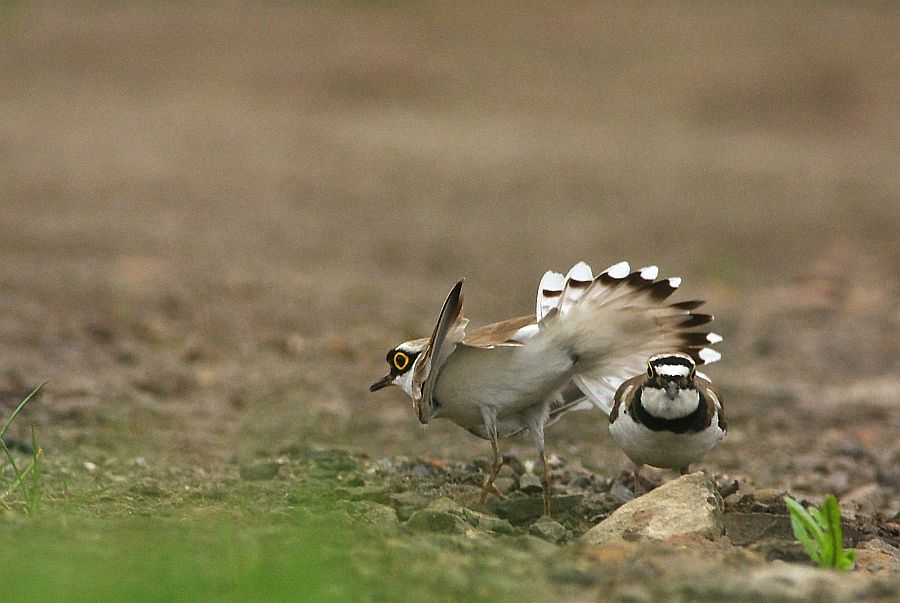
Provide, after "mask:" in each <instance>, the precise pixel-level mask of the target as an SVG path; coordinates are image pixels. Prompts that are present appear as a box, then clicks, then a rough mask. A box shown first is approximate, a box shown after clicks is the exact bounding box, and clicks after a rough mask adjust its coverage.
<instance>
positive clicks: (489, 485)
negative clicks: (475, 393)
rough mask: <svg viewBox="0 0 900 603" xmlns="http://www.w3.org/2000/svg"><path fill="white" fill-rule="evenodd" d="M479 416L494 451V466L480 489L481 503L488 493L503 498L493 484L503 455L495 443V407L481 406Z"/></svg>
mask: <svg viewBox="0 0 900 603" xmlns="http://www.w3.org/2000/svg"><path fill="white" fill-rule="evenodd" d="M481 416H482V418H483V419H484V426H485V427H486V428H487V432H488V437H489V438H490V440H491V450H493V451H494V466H493V467H492V468H491V474H490V475H489V476H488V478H487V480H486V481H485V482H484V487H482V489H481V502H482V503H483V502H484V501H485V500H486V499H487V495H488V494H493V495H494V496H496V497H498V498H503V494H501V492H500V490H498V489H497V488H496V487H495V486H494V480H495V479H497V474H498V473H500V469H501V468H503V457H502V456H501V455H500V446H499V445H498V444H497V411H496V410H495V409H485V408H482V410H481Z"/></svg>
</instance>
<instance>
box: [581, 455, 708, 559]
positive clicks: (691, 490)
mask: <svg viewBox="0 0 900 603" xmlns="http://www.w3.org/2000/svg"><path fill="white" fill-rule="evenodd" d="M723 515H724V504H723V502H722V497H721V496H719V492H718V490H717V488H716V484H715V482H714V481H713V479H712V478H711V477H710V476H708V475H706V474H705V473H702V472H697V473H691V474H690V475H684V476H681V477H679V478H678V479H675V480H672V481H671V482H669V483H667V484H664V485H662V486H660V487H659V488H656V489H655V490H653V491H651V492H649V493H648V494H645V495H644V496H641V497H639V498H636V499H634V500H632V501H630V502H627V503H625V504H624V505H622V506H621V507H619V508H618V509H616V510H615V511H614V512H613V514H612V515H610V516H609V517H607V518H606V519H604V520H603V521H601V522H600V523H598V524H597V525H595V526H594V527H593V528H591V529H590V530H588V531H587V532H586V533H585V534H584V536H582V540H584V541H585V542H588V543H589V544H606V543H611V542H621V541H623V540H624V541H630V542H636V541H646V540H650V541H660V540H667V539H669V538H672V537H675V536H701V537H703V538H708V539H710V540H715V539H716V538H718V537H719V536H721V535H722V533H723V532H724V519H723Z"/></svg>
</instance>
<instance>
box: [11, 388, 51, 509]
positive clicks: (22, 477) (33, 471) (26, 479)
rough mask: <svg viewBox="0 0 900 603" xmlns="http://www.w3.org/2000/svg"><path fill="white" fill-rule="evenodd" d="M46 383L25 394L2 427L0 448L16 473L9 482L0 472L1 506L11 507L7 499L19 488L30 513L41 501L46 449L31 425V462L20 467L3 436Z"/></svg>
mask: <svg viewBox="0 0 900 603" xmlns="http://www.w3.org/2000/svg"><path fill="white" fill-rule="evenodd" d="M46 384H47V382H46V381H44V382H43V383H41V384H40V385H38V386H37V387H36V388H34V390H32V392H31V393H30V394H28V395H27V396H25V399H24V400H22V401H21V402H20V403H19V405H18V406H17V407H16V409H15V410H14V411H13V412H12V414H11V415H10V416H9V418H8V419H7V420H6V422H5V423H3V427H2V428H0V448H2V449H3V454H4V455H5V456H6V460H7V461H9V464H10V466H11V467H12V470H13V474H14V477H13V480H12V481H11V482H9V483H7V481H6V480H5V479H4V477H3V474H2V473H0V489H2V490H3V491H2V492H0V508H5V509H9V508H10V506H9V503H7V501H6V499H7V498H9V496H10V495H11V494H12V493H13V492H15V491H16V490H17V489H18V490H19V491H20V492H21V494H22V497H23V499H24V503H25V511H26V512H27V513H28V514H29V515H31V514H33V513H34V512H35V511H36V510H37V507H38V504H39V503H40V497H41V491H40V481H41V459H42V458H43V455H44V451H43V450H41V448H40V447H39V446H38V444H37V437H36V436H35V433H34V426H32V427H31V463H30V464H29V465H28V466H27V467H25V468H24V469H19V466H18V464H17V463H16V459H15V457H13V455H12V453H11V452H10V450H9V448H8V447H7V446H6V443H5V442H4V441H3V436H4V435H6V432H7V430H8V429H9V426H10V425H12V422H13V421H14V420H15V418H16V416H17V415H18V414H19V413H20V412H22V409H23V408H25V405H26V404H28V403H29V402H30V401H31V400H32V399H33V398H34V397H35V396H36V395H37V394H38V392H40V391H41V389H42V388H43V387H44V386H45V385H46Z"/></svg>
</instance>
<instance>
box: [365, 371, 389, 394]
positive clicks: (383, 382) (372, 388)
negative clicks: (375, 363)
mask: <svg viewBox="0 0 900 603" xmlns="http://www.w3.org/2000/svg"><path fill="white" fill-rule="evenodd" d="M393 384H394V378H393V377H391V376H390V375H385V376H384V379H381V380H380V381H376V382H375V383H373V384H372V385H370V386H369V391H370V392H377V391H378V390H380V389H384V388H386V387H387V386H389V385H393Z"/></svg>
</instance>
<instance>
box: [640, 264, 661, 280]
mask: <svg viewBox="0 0 900 603" xmlns="http://www.w3.org/2000/svg"><path fill="white" fill-rule="evenodd" d="M657 276H659V266H644V267H643V268H641V278H642V279H644V280H645V281H655V280H656V277H657Z"/></svg>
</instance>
